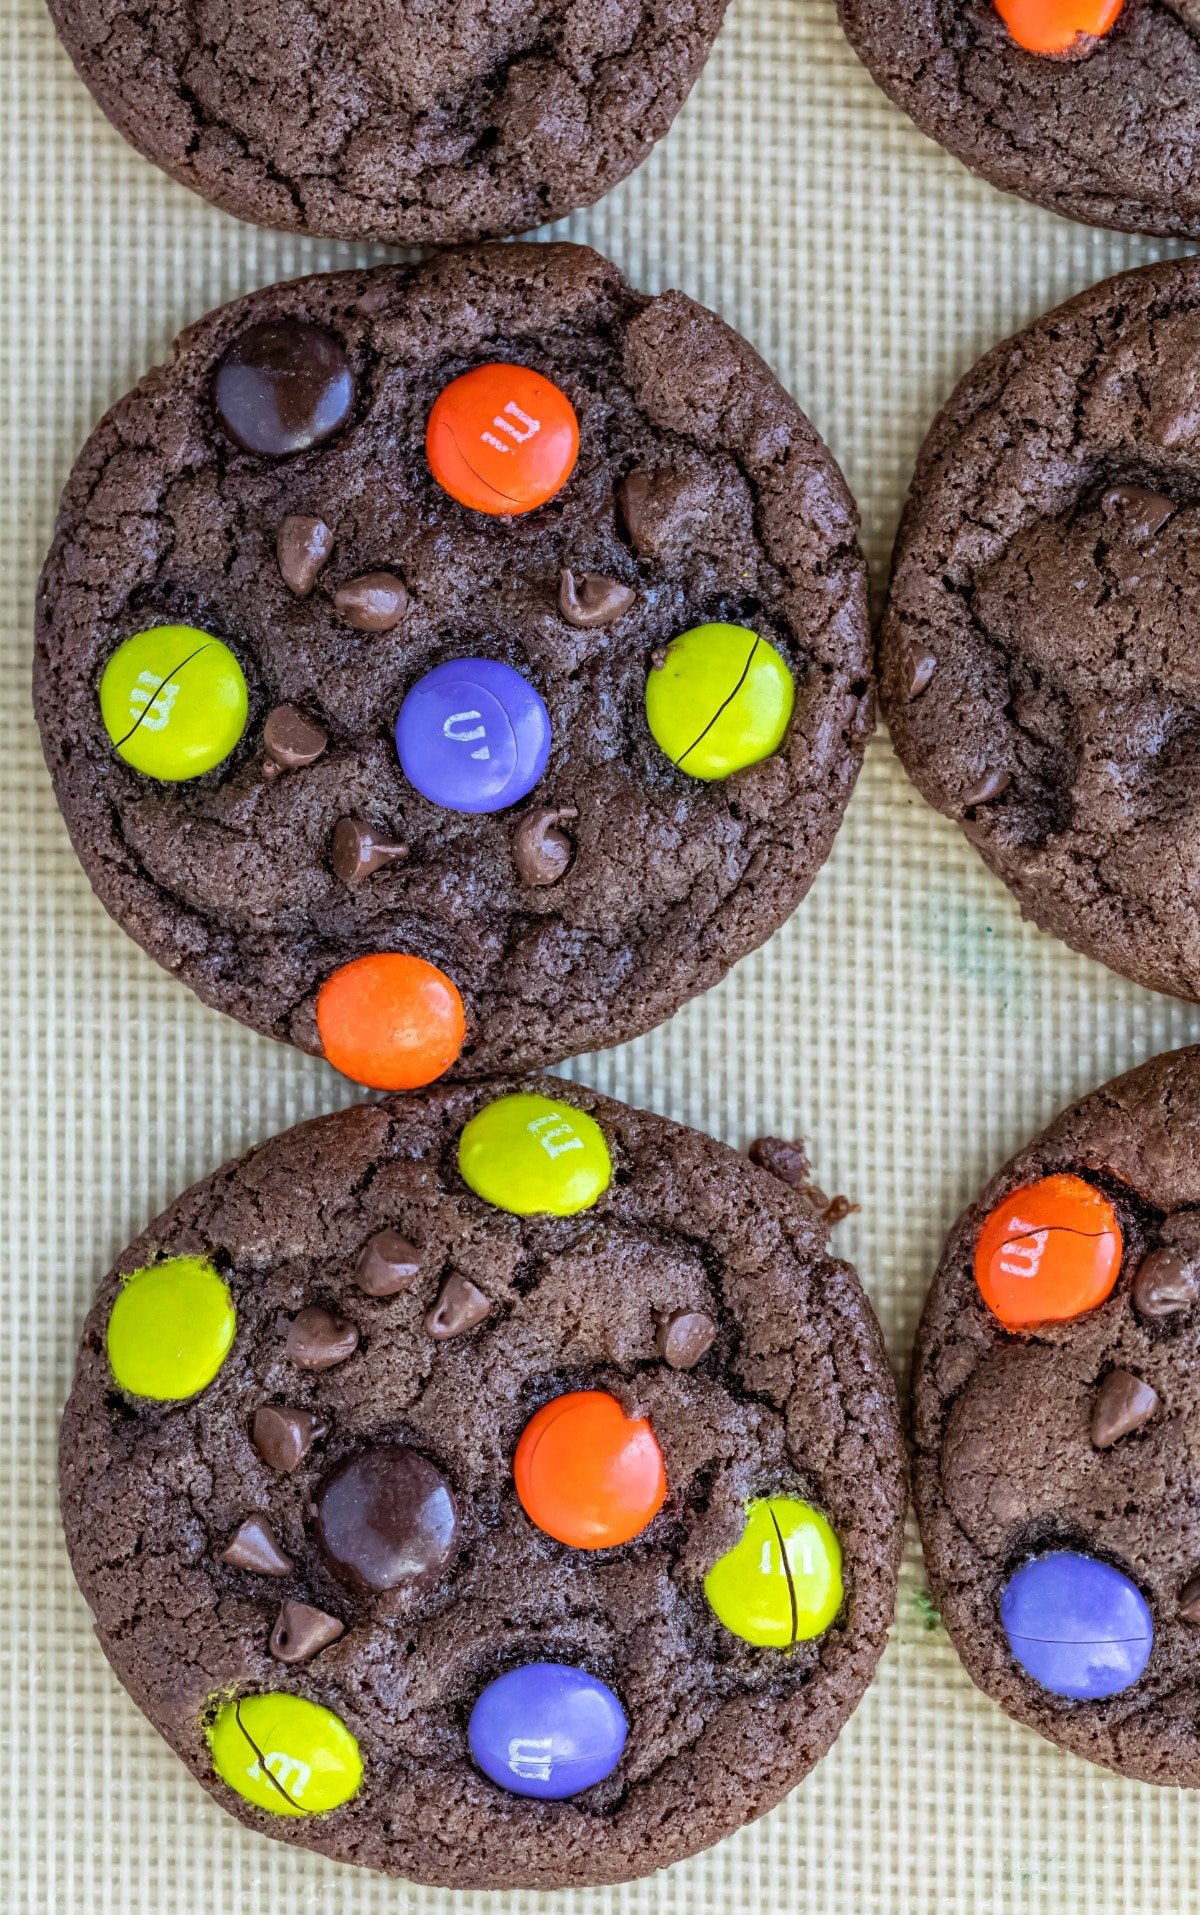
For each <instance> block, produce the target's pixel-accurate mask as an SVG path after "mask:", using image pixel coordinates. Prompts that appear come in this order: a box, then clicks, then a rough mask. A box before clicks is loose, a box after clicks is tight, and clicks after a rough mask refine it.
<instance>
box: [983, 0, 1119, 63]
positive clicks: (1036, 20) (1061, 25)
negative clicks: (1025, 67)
mask: <svg viewBox="0 0 1200 1915" xmlns="http://www.w3.org/2000/svg"><path fill="white" fill-rule="evenodd" d="M1124 5H1125V0H995V6H996V12H997V13H998V14H999V15H1000V18H1001V19H1002V20H1003V22H1004V24H1005V26H1006V27H1007V28H1008V30H1009V32H1010V33H1011V35H1012V37H1013V39H1014V40H1015V41H1016V43H1017V45H1018V46H1020V47H1024V49H1025V51H1026V52H1027V53H1043V54H1049V55H1051V56H1053V55H1055V54H1058V55H1060V56H1061V55H1062V54H1064V53H1071V52H1072V51H1074V50H1076V49H1077V48H1078V47H1079V46H1080V45H1081V44H1083V45H1086V43H1087V42H1088V41H1089V40H1102V39H1103V38H1104V36H1105V34H1107V33H1111V32H1112V30H1113V28H1114V27H1115V26H1116V24H1117V21H1118V19H1119V18H1120V16H1121V12H1122V10H1123V8H1124Z"/></svg>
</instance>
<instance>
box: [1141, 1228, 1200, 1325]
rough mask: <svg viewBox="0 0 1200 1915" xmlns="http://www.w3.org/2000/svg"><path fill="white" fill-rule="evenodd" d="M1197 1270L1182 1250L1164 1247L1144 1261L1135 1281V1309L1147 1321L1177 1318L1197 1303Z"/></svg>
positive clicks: (1199, 1287)
mask: <svg viewBox="0 0 1200 1915" xmlns="http://www.w3.org/2000/svg"><path fill="white" fill-rule="evenodd" d="M1198 1289H1200V1286H1198V1285H1197V1282H1196V1275H1195V1271H1194V1268H1193V1266H1192V1265H1191V1264H1190V1263H1189V1262H1188V1259H1187V1258H1186V1257H1185V1256H1184V1255H1183V1254H1182V1252H1181V1251H1179V1250H1172V1249H1171V1248H1170V1247H1169V1246H1164V1248H1163V1249H1161V1250H1152V1251H1151V1252H1150V1255H1149V1256H1148V1257H1143V1258H1142V1261H1141V1263H1140V1264H1139V1265H1138V1270H1137V1275H1136V1276H1135V1278H1134V1279H1133V1307H1134V1309H1135V1310H1136V1311H1137V1312H1138V1315H1139V1316H1143V1317H1173V1316H1177V1315H1178V1314H1179V1313H1180V1312H1181V1311H1184V1310H1190V1309H1191V1308H1192V1306H1193V1304H1194V1303H1195V1301H1196V1297H1197V1294H1198Z"/></svg>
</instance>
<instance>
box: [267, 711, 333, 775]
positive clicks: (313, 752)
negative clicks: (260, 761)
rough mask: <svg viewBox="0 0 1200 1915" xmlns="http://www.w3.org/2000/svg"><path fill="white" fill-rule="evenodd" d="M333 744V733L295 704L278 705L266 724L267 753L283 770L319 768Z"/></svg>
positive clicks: (268, 716) (274, 763) (269, 713)
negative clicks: (319, 761)
mask: <svg viewBox="0 0 1200 1915" xmlns="http://www.w3.org/2000/svg"><path fill="white" fill-rule="evenodd" d="M328 743H329V733H328V732H327V731H326V730H325V727H324V725H319V724H318V723H317V721H316V719H315V718H310V717H309V716H308V713H307V712H303V711H300V710H299V709H298V708H297V707H296V706H295V705H276V706H275V709H274V710H273V711H269V712H268V713H267V717H266V723H265V724H264V725H263V750H264V751H265V752H266V754H267V757H268V758H269V759H270V760H271V763H272V764H273V765H275V766H277V767H278V769H279V770H280V771H295V770H297V769H298V768H299V767H300V766H301V765H315V764H316V762H317V759H318V758H319V757H320V756H321V754H322V752H323V751H324V750H325V748H326V746H327V745H328Z"/></svg>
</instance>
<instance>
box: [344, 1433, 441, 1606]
mask: <svg viewBox="0 0 1200 1915" xmlns="http://www.w3.org/2000/svg"><path fill="white" fill-rule="evenodd" d="M316 1520H317V1535H318V1537H319V1538H320V1543H321V1548H322V1550H323V1551H324V1553H325V1556H326V1559H327V1560H328V1562H329V1564H330V1567H331V1568H332V1569H333V1571H334V1573H335V1574H336V1575H337V1576H339V1577H340V1578H341V1580H342V1581H343V1582H345V1583H348V1584H349V1585H350V1586H351V1587H352V1588H354V1589H358V1590H360V1591H368V1592H370V1591H376V1590H387V1589H406V1590H418V1589H424V1588H427V1587H428V1586H429V1585H430V1584H431V1583H435V1582H436V1581H437V1580H438V1578H439V1577H440V1576H441V1575H442V1574H443V1572H444V1571H445V1570H446V1569H447V1567H448V1566H449V1564H450V1563H451V1562H452V1560H453V1558H454V1555H455V1552H456V1551H457V1548H458V1511H457V1509H456V1507H455V1502H454V1494H453V1492H452V1490H451V1488H450V1485H449V1483H448V1482H447V1481H446V1478H445V1477H444V1476H443V1475H442V1472H441V1471H440V1470H439V1469H438V1468H436V1466H435V1465H434V1464H433V1463H431V1462H430V1461H429V1460H428V1458H427V1457H424V1456H421V1455H419V1454H418V1453H417V1451H416V1450H410V1449H406V1448H405V1447H404V1446H403V1445H402V1444H399V1443H384V1444H381V1445H380V1446H379V1447H378V1448H377V1449H370V1450H362V1451H361V1452H360V1453H359V1454H358V1455H356V1456H351V1457H350V1458H349V1459H348V1461H346V1462H345V1463H342V1464H341V1465H340V1466H339V1467H338V1468H337V1469H335V1470H334V1471H333V1472H332V1473H331V1474H330V1475H329V1476H327V1477H326V1478H325V1481H324V1482H323V1483H322V1484H321V1487H320V1489H319V1490H318V1491H317V1498H316Z"/></svg>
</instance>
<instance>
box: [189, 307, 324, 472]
mask: <svg viewBox="0 0 1200 1915" xmlns="http://www.w3.org/2000/svg"><path fill="white" fill-rule="evenodd" d="M213 404H214V405H215V407H216V413H217V418H218V419H219V420H220V422H221V424H222V426H223V427H224V428H225V431H226V432H227V433H228V434H229V436H230V438H231V439H232V440H233V441H234V443H235V444H236V445H239V446H241V448H242V450H243V451H244V452H257V453H259V454H260V455H261V456H262V457H263V458H265V459H283V458H286V457H288V455H289V454H291V453H293V452H304V451H307V449H308V448H309V447H310V446H316V445H322V444H323V443H324V441H325V440H326V439H331V438H332V437H333V435H334V433H335V432H340V430H341V428H342V427H343V426H344V425H345V423H346V421H347V419H348V418H349V417H350V410H351V407H352V406H353V404H354V375H353V373H352V372H351V370H350V361H349V359H348V358H347V356H346V348H345V347H344V346H343V345H342V342H341V340H340V339H335V338H334V336H333V334H332V333H331V332H326V331H325V329H324V327H322V326H312V325H310V324H309V323H308V321H307V320H304V319H279V320H267V321H266V322H265V323H264V324H262V325H258V326H250V327H248V328H247V330H246V331H245V332H243V333H239V335H238V337H237V338H236V339H235V340H234V342H233V344H232V345H231V346H230V347H229V349H228V350H227V352H226V353H225V356H224V358H223V359H222V360H221V362H220V364H219V365H218V367H217V371H216V376H215V378H214V380H213Z"/></svg>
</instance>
